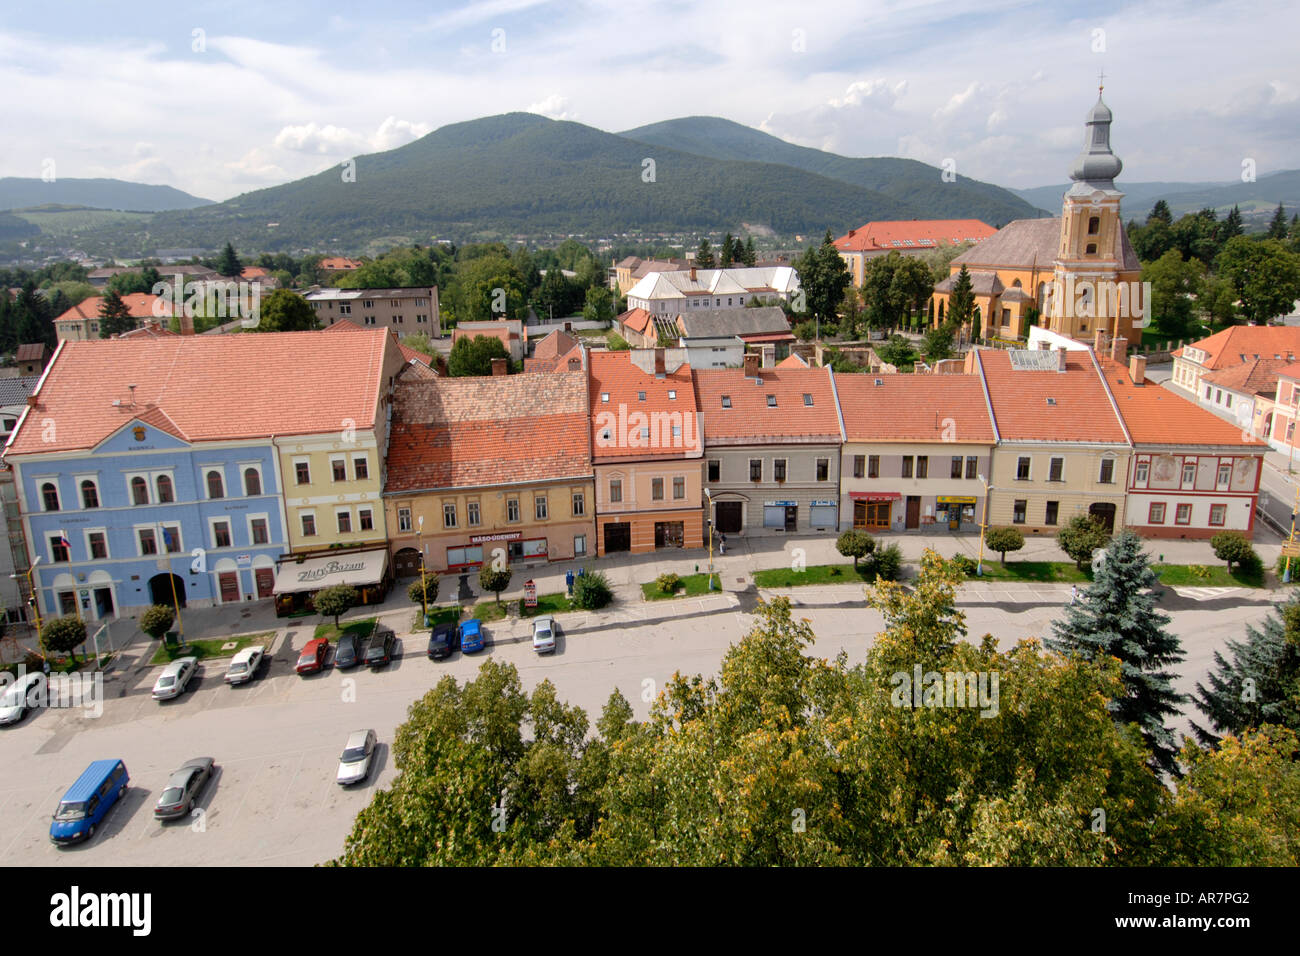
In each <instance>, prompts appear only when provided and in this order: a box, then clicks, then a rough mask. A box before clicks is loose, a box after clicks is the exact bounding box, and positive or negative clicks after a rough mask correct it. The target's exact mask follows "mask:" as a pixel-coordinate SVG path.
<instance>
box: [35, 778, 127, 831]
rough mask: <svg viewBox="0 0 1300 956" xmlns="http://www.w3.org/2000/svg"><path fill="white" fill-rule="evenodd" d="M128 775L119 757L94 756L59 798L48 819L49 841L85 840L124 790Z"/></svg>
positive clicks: (121, 795) (120, 797)
mask: <svg viewBox="0 0 1300 956" xmlns="http://www.w3.org/2000/svg"><path fill="white" fill-rule="evenodd" d="M130 779H131V778H130V777H129V776H128V775H127V772H126V764H124V763H123V762H122V761H121V760H96V761H95V762H94V763H92V764H91V765H90V766H89V767H87V768H86V769H85V770H84V771H82V774H81V776H80V777H78V778H77V782H76V783H74V784H73V785H72V786H71V787H69V788H68V792H67V793H65V794H64V795H63V799H62V800H60V801H59V806H58V809H56V810H55V811H54V819H53V820H51V821H50V842H51V843H54V844H56V845H59V844H65V843H76V842H77V841H78V840H89V839H90V838H91V837H93V836H94V835H95V827H96V826H98V825H99V823H100V821H101V820H103V819H104V817H106V816H107V815H108V811H109V810H111V809H112V808H113V805H114V804H115V803H117V801H118V800H120V799H122V797H123V795H125V793H126V787H127V784H128V783H130Z"/></svg>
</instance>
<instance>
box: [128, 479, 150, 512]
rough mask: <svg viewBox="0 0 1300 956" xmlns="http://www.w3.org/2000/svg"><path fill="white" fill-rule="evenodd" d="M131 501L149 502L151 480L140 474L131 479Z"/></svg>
mask: <svg viewBox="0 0 1300 956" xmlns="http://www.w3.org/2000/svg"><path fill="white" fill-rule="evenodd" d="M131 503H132V504H137V505H147V504H148V503H149V482H147V481H145V480H144V479H143V478H141V477H140V476H139V475H136V476H135V477H134V478H132V479H131Z"/></svg>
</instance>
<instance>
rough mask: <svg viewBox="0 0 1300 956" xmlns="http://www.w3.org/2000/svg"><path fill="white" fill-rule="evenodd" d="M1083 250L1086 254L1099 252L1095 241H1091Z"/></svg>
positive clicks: (1093, 254) (1092, 254) (1090, 254)
mask: <svg viewBox="0 0 1300 956" xmlns="http://www.w3.org/2000/svg"><path fill="white" fill-rule="evenodd" d="M1083 251H1084V254H1085V255H1089V256H1095V255H1096V254H1097V244H1096V243H1095V242H1090V243H1088V248H1087V249H1085V250H1083Z"/></svg>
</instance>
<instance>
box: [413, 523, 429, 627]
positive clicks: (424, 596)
mask: <svg viewBox="0 0 1300 956" xmlns="http://www.w3.org/2000/svg"><path fill="white" fill-rule="evenodd" d="M416 528H417V529H418V532H417V536H418V537H419V539H420V608H421V609H422V610H423V611H424V623H425V624H428V623H429V594H428V592H427V591H426V590H425V587H426V586H427V585H426V584H425V583H424V515H420V517H419V519H418V520H417V521H416Z"/></svg>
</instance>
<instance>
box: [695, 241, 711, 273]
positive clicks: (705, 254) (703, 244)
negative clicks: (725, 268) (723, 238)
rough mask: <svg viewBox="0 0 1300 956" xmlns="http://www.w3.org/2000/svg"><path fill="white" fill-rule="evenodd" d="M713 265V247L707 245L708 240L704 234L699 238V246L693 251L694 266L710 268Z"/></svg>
mask: <svg viewBox="0 0 1300 956" xmlns="http://www.w3.org/2000/svg"><path fill="white" fill-rule="evenodd" d="M715 265H716V263H715V261H714V258H713V247H712V246H711V245H709V240H708V237H707V236H706V237H705V238H703V239H701V240H700V247H699V248H698V249H697V250H696V251H695V267H696V268H697V269H712V268H714V267H715Z"/></svg>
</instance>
